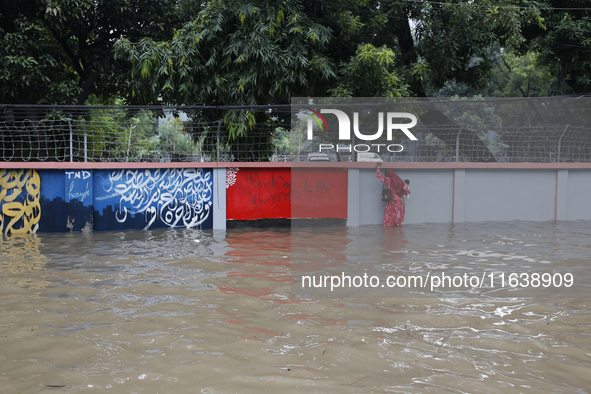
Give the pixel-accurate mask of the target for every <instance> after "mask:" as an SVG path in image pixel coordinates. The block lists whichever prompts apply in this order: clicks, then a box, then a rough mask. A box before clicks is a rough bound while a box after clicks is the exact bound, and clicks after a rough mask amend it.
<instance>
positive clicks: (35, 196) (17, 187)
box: [0, 170, 41, 235]
mask: <svg viewBox="0 0 591 394" xmlns="http://www.w3.org/2000/svg"><path fill="white" fill-rule="evenodd" d="M40 187H41V178H40V177H39V174H38V173H37V171H35V170H10V171H8V170H0V206H1V208H2V211H1V212H0V233H2V232H3V233H4V234H5V235H7V234H27V233H35V232H37V229H38V228H39V219H40V218H41V206H40V204H39V192H40Z"/></svg>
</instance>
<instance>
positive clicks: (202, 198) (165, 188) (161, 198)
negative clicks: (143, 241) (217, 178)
mask: <svg viewBox="0 0 591 394" xmlns="http://www.w3.org/2000/svg"><path fill="white" fill-rule="evenodd" d="M109 181H110V183H111V184H110V186H109V187H108V188H107V187H105V191H106V192H114V193H115V194H116V195H118V196H120V200H119V208H118V210H117V211H116V212H115V219H117V221H118V222H119V223H123V222H125V220H127V215H128V213H129V214H130V215H134V214H138V213H143V214H144V215H145V218H146V222H147V224H146V227H145V228H144V229H148V228H149V227H150V226H151V225H152V224H153V223H154V222H155V221H156V220H157V219H158V218H160V220H162V222H163V223H164V224H166V225H167V226H169V227H181V226H183V227H187V228H191V227H196V226H198V225H200V224H202V223H203V222H205V220H207V218H208V217H209V215H210V212H211V211H210V209H211V205H212V199H213V198H212V197H213V187H212V180H211V172H204V171H203V170H201V169H196V168H188V169H167V170H166V171H164V172H161V171H160V170H154V171H151V170H120V171H114V172H112V173H111V174H109Z"/></svg>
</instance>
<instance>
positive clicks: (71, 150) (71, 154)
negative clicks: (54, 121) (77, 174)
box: [68, 118, 74, 163]
mask: <svg viewBox="0 0 591 394" xmlns="http://www.w3.org/2000/svg"><path fill="white" fill-rule="evenodd" d="M68 127H69V128H70V163H71V162H73V161H74V133H73V132H72V122H71V119H70V118H68Z"/></svg>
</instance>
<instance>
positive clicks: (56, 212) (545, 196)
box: [0, 163, 591, 234]
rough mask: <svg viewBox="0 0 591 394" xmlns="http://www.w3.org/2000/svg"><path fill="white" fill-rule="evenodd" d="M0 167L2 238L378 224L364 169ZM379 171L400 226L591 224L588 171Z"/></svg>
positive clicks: (485, 167)
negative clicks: (403, 195) (276, 224)
mask: <svg viewBox="0 0 591 394" xmlns="http://www.w3.org/2000/svg"><path fill="white" fill-rule="evenodd" d="M4 165H5V166H6V167H8V168H4V169H0V231H1V232H2V233H4V234H18V233H34V232H37V231H39V232H52V231H57V232H60V231H61V232H64V231H91V230H94V231H109V230H122V229H153V228H172V227H197V228H203V229H212V228H213V229H225V228H226V224H227V223H228V220H258V219H285V218H298V219H308V218H312V219H322V218H331V219H346V223H347V226H351V227H357V226H363V225H367V224H381V223H382V220H383V212H384V207H385V203H383V202H382V201H381V200H380V195H381V189H382V184H381V182H380V180H379V179H378V178H377V177H376V167H375V164H373V163H364V164H360V163H304V164H297V165H296V164H294V165H293V166H292V165H291V164H290V163H184V165H185V166H188V167H183V168H177V167H176V164H171V163H153V164H146V163H129V164H127V163H108V164H105V163H4ZM181 165H183V164H182V163H181ZM19 166H20V167H19ZM60 166H61V167H62V168H51V167H60ZM161 166H164V167H161ZM230 166H234V167H230ZM23 167H24V168H23ZM383 167H388V168H393V169H394V170H395V171H396V172H397V173H398V175H399V176H400V177H401V178H402V179H410V180H411V185H410V186H411V197H410V199H409V200H408V201H407V202H406V215H405V220H404V223H405V224H412V223H449V222H455V223H459V222H479V221H489V220H492V221H511V220H528V221H547V220H581V219H585V220H591V164H561V163H558V164H523V165H515V164H482V163H481V164H470V163H399V164H384V165H383ZM384 169H385V168H384Z"/></svg>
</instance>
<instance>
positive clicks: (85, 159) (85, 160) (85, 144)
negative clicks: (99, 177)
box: [82, 119, 88, 163]
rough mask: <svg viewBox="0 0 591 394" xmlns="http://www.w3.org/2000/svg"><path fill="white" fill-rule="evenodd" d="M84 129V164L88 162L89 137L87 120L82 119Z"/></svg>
mask: <svg viewBox="0 0 591 394" xmlns="http://www.w3.org/2000/svg"><path fill="white" fill-rule="evenodd" d="M82 127H84V162H85V163H86V162H87V161H88V137H87V135H86V119H82Z"/></svg>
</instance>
